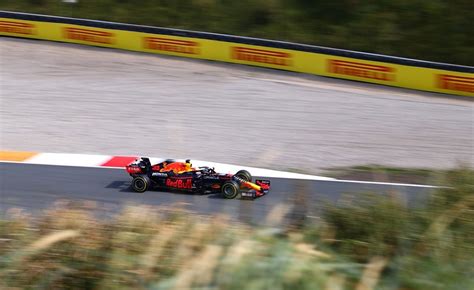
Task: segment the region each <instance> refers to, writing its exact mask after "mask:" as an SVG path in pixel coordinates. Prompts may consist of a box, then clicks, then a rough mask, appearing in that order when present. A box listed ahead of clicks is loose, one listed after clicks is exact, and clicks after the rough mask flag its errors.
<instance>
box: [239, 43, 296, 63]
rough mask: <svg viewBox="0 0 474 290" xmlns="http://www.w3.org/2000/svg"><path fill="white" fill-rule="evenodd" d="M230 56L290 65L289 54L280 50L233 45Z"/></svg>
mask: <svg viewBox="0 0 474 290" xmlns="http://www.w3.org/2000/svg"><path fill="white" fill-rule="evenodd" d="M231 57H232V58H233V59H237V60H243V61H248V62H257V63H265V64H272V65H279V66H291V54H289V53H286V52H281V51H274V50H267V49H255V48H248V47H240V46H234V47H232V48H231Z"/></svg>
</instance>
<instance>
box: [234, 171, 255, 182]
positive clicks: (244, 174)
mask: <svg viewBox="0 0 474 290" xmlns="http://www.w3.org/2000/svg"><path fill="white" fill-rule="evenodd" d="M235 176H237V177H239V178H242V179H243V180H245V181H252V174H250V172H248V171H247V170H239V171H237V173H236V174H235Z"/></svg>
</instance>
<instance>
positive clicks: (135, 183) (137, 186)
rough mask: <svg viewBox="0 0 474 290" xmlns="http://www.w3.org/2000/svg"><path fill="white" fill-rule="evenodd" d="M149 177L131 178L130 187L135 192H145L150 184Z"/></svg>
mask: <svg viewBox="0 0 474 290" xmlns="http://www.w3.org/2000/svg"><path fill="white" fill-rule="evenodd" d="M150 182H151V181H150V178H148V176H137V177H135V178H133V180H132V188H133V190H134V191H136V192H140V193H142V192H145V191H146V190H147V189H148V187H149V186H150Z"/></svg>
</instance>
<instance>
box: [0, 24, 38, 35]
mask: <svg viewBox="0 0 474 290" xmlns="http://www.w3.org/2000/svg"><path fill="white" fill-rule="evenodd" d="M34 28H35V25H34V24H30V23H25V22H16V21H0V32H6V33H16V34H26V35H33V34H35V31H34Z"/></svg>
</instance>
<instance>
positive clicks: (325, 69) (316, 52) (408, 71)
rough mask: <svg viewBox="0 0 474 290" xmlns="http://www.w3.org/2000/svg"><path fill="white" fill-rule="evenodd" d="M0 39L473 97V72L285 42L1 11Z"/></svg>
mask: <svg viewBox="0 0 474 290" xmlns="http://www.w3.org/2000/svg"><path fill="white" fill-rule="evenodd" d="M0 35H4V36H14V37H23V38H33V39H43V40H51V41H60V42H70V43H78V44H85V45H92V46H101V47H110V48H118V49H125V50H132V51H141V52H147V53H158V54H166V55H174V56H181V57H189V58H198V59H207V60H215V61H223V62H230V63H239V64H246V65H253V66H261V67H268V68H274V69H282V70H288V71H294V72H302V73H309V74H315V75H321V76H327V77H334V78H340V79H349V80H356V81H362V82H369V83H376V84H382V85H388V86H395V87H402V88H409V89H416V90H423V91H430V92H439V93H446V94H453V95H462V96H469V97H474V67H470V66H460V65H451V64H443V63H435V62H428V61H421V60H414V59H407V58H399V57H392V56H386V55H378V54H370V53H362V52H356V51H348V50H341V49H332V48H325V47H318V46H311V45H303V44H296V43H289V42H281V41H271V40H265V39H257V38H249V37H239V36H232V35H223V34H215V33H206V32H195V31H187V30H179V29H169V28H159V27H150V26H140V25H130V24H122V23H112V22H104V21H96V20H87V19H75V18H65V17H57V16H46V15H37V14H26V13H17V12H9V11H0ZM7 53H8V52H7Z"/></svg>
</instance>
